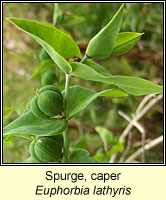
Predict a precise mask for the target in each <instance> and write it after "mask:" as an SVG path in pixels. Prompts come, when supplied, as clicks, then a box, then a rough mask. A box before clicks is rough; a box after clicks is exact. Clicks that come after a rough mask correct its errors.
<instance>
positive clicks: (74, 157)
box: [68, 149, 97, 163]
mask: <svg viewBox="0 0 166 200" xmlns="http://www.w3.org/2000/svg"><path fill="white" fill-rule="evenodd" d="M68 162H69V163H97V161H96V160H95V159H94V158H93V157H91V155H90V153H89V152H88V151H87V150H85V149H78V150H74V151H73V152H72V153H71V155H70V157H69V160H68Z"/></svg>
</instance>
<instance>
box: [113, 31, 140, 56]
mask: <svg viewBox="0 0 166 200" xmlns="http://www.w3.org/2000/svg"><path fill="white" fill-rule="evenodd" d="M141 35H143V33H133V32H124V33H119V34H118V37H117V40H116V42H115V45H114V48H113V51H112V53H111V54H112V55H120V54H124V53H126V52H128V51H129V50H130V49H131V48H133V46H134V45H135V44H136V43H137V41H138V40H139V39H140V37H141Z"/></svg>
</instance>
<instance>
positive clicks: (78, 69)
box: [4, 3, 163, 163]
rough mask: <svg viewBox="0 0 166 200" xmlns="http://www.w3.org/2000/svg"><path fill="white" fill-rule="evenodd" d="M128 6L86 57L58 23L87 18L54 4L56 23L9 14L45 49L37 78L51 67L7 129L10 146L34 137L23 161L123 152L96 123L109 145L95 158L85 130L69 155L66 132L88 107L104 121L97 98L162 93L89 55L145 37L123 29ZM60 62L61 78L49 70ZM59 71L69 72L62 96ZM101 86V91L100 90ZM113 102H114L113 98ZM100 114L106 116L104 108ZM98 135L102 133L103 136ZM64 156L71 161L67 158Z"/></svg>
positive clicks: (117, 50) (82, 159) (76, 159)
mask: <svg viewBox="0 0 166 200" xmlns="http://www.w3.org/2000/svg"><path fill="white" fill-rule="evenodd" d="M123 7H124V4H122V5H121V7H120V8H119V10H118V11H117V13H116V14H115V15H114V16H113V18H112V19H111V21H109V22H108V23H107V25H106V26H105V27H103V28H102V30H101V31H99V32H98V33H97V34H96V35H95V36H94V37H93V38H92V39H91V40H90V42H89V43H88V46H87V49H86V51H85V52H86V55H85V57H84V58H83V59H82V60H81V52H80V49H79V47H78V45H77V43H76V42H75V41H74V40H73V39H72V37H71V35H74V34H72V33H68V32H66V30H62V31H61V30H60V29H58V28H55V27H54V25H57V24H58V27H59V25H60V24H62V25H63V26H66V27H70V26H71V25H73V24H79V23H81V22H83V21H84V17H82V16H77V15H73V14H72V13H70V12H64V11H63V10H61V8H60V7H59V5H58V4H57V3H55V4H54V12H53V24H51V23H50V22H43V23H40V22H37V21H32V20H26V19H20V18H8V20H9V21H10V22H11V23H13V24H14V25H16V26H17V27H18V28H19V29H21V30H23V31H24V32H26V33H27V34H28V35H30V36H31V37H32V38H33V39H35V40H36V41H37V42H38V43H39V44H40V45H41V46H42V48H43V49H42V50H41V51H40V54H39V59H40V61H41V63H40V64H39V65H38V67H37V68H36V70H35V71H34V73H33V74H32V78H35V77H37V76H38V75H39V74H40V73H41V72H43V71H44V70H47V72H46V73H45V74H44V75H43V77H42V80H41V83H42V85H46V86H44V87H42V88H41V89H39V90H36V93H37V95H36V96H34V97H33V99H32V101H31V103H30V108H29V107H28V106H27V107H26V112H24V113H23V114H22V115H21V116H20V117H19V118H17V119H15V120H14V121H13V122H12V123H10V124H9V125H7V126H6V127H5V128H4V142H5V143H6V144H7V143H8V141H10V138H11V137H14V136H19V137H24V138H27V139H32V137H33V138H34V140H33V141H32V143H31V145H30V147H29V151H30V157H29V158H28V159H27V160H25V161H24V163H52V162H53V163H57V162H61V157H63V159H62V162H64V160H65V162H69V163H96V162H97V161H99V162H108V161H109V159H110V157H111V156H112V155H113V154H115V153H117V152H122V151H124V142H123V143H118V139H117V137H114V136H113V134H112V132H111V131H110V130H109V129H107V128H105V127H103V126H99V125H97V126H96V128H95V130H96V132H97V133H98V134H99V136H100V139H101V141H102V143H103V144H104V146H103V147H102V148H100V149H99V150H100V151H99V150H98V151H96V150H95V151H96V154H95V159H94V158H93V157H91V155H90V153H89V152H88V151H87V150H85V149H86V144H85V141H84V137H82V136H83V131H80V132H81V138H82V140H80V142H79V143H77V144H75V146H74V150H73V151H72V153H71V155H70V156H69V155H68V149H69V136H68V134H66V133H67V131H65V130H67V128H68V126H67V122H68V120H70V119H71V118H72V117H74V116H75V115H76V114H78V113H79V112H80V111H83V110H84V109H85V108H87V109H86V111H85V113H86V112H87V111H90V113H91V114H92V115H91V116H92V118H93V121H95V123H96V124H97V121H99V119H97V117H96V116H95V112H96V111H95V109H93V111H92V109H91V107H90V106H89V104H90V103H92V101H93V100H95V99H96V98H97V97H103V96H106V97H126V96H128V94H131V95H134V96H140V95H147V94H152V93H156V94H157V93H162V90H163V88H162V86H160V85H157V84H155V83H152V82H150V81H148V80H145V79H142V78H139V77H134V76H122V75H112V74H110V73H109V72H108V71H107V70H106V69H105V68H104V67H103V66H101V65H100V64H101V63H100V64H98V63H96V62H94V61H92V60H89V58H90V57H91V58H95V59H104V58H107V57H108V56H110V55H120V54H124V53H126V52H128V51H129V50H130V49H131V48H132V47H133V46H134V45H135V44H136V43H137V41H138V40H139V39H140V37H141V35H142V33H136V32H122V33H119V31H120V27H121V23H122V19H123V9H124V8H123ZM105 24H106V23H105ZM67 30H68V29H67ZM89 32H91V31H89ZM74 36H75V35H74ZM55 64H56V65H57V66H58V68H59V69H57V71H56V72H57V76H56V74H55V73H54V72H53V71H48V70H50V68H53V67H55ZM60 70H61V71H62V74H63V72H64V73H65V74H66V85H65V90H64V91H63V95H62V94H61V92H60V90H59V89H58V88H57V87H54V86H53V85H51V84H53V83H54V81H55V80H56V77H57V78H58V80H57V82H58V83H59V88H61V89H62V88H64V86H63V85H64V82H60V79H59V77H60V76H61V71H60ZM111 73H112V72H111ZM129 75H133V74H132V71H130V73H129ZM72 76H75V77H79V78H81V79H84V80H90V81H95V82H99V83H94V85H93V88H95V87H96V86H98V89H96V91H95V90H94V89H89V88H86V87H81V86H77V85H74V86H71V87H69V79H68V77H72ZM77 80H78V79H77ZM101 83H103V85H104V84H105V85H106V84H107V85H108V86H107V87H106V86H105V85H104V87H105V89H104V90H102V91H101V89H99V88H101ZM48 84H49V85H48ZM72 84H73V82H72ZM88 84H89V82H88V81H85V85H88ZM62 90H63V89H62ZM98 90H100V92H97V91H98ZM129 98H130V96H129ZM101 99H102V98H101ZM102 100H103V99H102ZM102 100H101V101H102ZM109 100H110V101H111V102H113V100H111V98H110V99H109ZM63 102H64V104H63ZM103 102H104V103H105V102H106V101H105V100H103ZM114 103H115V102H114ZM115 104H116V103H115ZM96 105H97V104H96ZM92 107H93V106H92ZM98 107H99V108H98V109H100V104H98ZM114 107H116V111H117V110H118V109H119V107H118V106H116V105H115V106H114ZM107 108H108V107H107V105H106V107H105V108H104V109H105V110H107ZM29 109H30V110H29ZM91 111H92V112H91ZM10 112H11V110H10V109H6V110H4V114H5V116H8V115H9V114H10ZM98 112H100V113H102V114H103V115H104V110H102V112H101V110H100V111H98ZM82 113H83V112H82ZM114 113H115V110H114ZM78 116H79V115H78ZM80 116H81V114H80ZM111 120H112V119H111ZM107 121H108V120H107ZM79 125H80V124H79ZM63 131H65V132H64V146H63V137H62V135H60V134H61V133H62V132H63ZM41 136H42V137H41ZM96 136H97V137H98V135H96ZM98 138H99V137H98ZM98 140H99V139H98ZM99 142H100V140H99ZM80 148H81V149H80ZM82 148H84V149H82ZM87 148H88V147H87ZM62 152H63V154H62ZM90 152H91V151H90ZM65 157H66V159H64V158H65ZM59 158H60V161H59ZM96 160H97V161H96Z"/></svg>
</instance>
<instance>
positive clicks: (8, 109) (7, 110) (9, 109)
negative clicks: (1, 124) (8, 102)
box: [3, 107, 13, 120]
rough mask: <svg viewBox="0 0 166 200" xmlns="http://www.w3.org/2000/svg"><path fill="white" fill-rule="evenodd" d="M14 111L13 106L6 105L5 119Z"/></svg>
mask: <svg viewBox="0 0 166 200" xmlns="http://www.w3.org/2000/svg"><path fill="white" fill-rule="evenodd" d="M12 112H13V108H11V107H4V108H3V120H4V119H6V118H7V117H8V116H9V115H10V114H11V113H12Z"/></svg>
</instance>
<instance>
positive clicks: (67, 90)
mask: <svg viewBox="0 0 166 200" xmlns="http://www.w3.org/2000/svg"><path fill="white" fill-rule="evenodd" d="M70 78H71V75H70V74H66V83H65V116H66V118H67V116H68V113H67V106H68V105H67V104H68V96H69V82H70Z"/></svg>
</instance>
